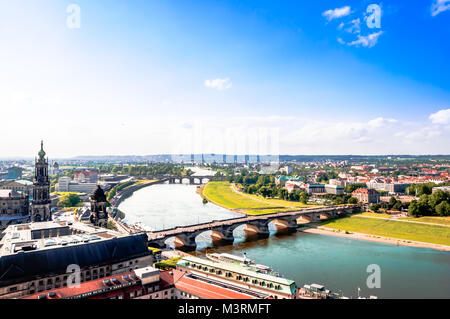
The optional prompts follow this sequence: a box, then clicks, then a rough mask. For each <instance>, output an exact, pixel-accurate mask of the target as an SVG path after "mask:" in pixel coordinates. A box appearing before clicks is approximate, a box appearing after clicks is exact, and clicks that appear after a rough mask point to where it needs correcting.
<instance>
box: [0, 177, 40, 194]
mask: <svg viewBox="0 0 450 319" xmlns="http://www.w3.org/2000/svg"><path fill="white" fill-rule="evenodd" d="M0 189H10V190H13V191H16V192H18V193H22V194H24V195H31V194H32V193H33V183H32V182H30V181H25V180H18V181H11V182H5V183H3V184H1V185H0Z"/></svg>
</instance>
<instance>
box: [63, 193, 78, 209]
mask: <svg viewBox="0 0 450 319" xmlns="http://www.w3.org/2000/svg"><path fill="white" fill-rule="evenodd" d="M80 202H81V199H80V197H79V196H78V195H77V194H64V195H63V196H62V197H61V198H60V200H59V201H58V206H59V207H75V206H77V205H78V204H79V203H80Z"/></svg>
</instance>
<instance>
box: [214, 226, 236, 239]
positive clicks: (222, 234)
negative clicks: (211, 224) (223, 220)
mask: <svg viewBox="0 0 450 319" xmlns="http://www.w3.org/2000/svg"><path fill="white" fill-rule="evenodd" d="M235 228H236V226H234V227H232V226H222V227H217V228H214V229H212V231H211V238H212V240H213V241H221V242H226V243H233V242H234V235H233V230H234V229H235Z"/></svg>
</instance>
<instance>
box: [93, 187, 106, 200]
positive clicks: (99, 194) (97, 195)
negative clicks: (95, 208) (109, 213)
mask: <svg viewBox="0 0 450 319" xmlns="http://www.w3.org/2000/svg"><path fill="white" fill-rule="evenodd" d="M91 199H92V200H95V201H97V202H106V196H105V192H104V191H103V189H102V188H101V187H100V185H97V189H96V190H95V191H94V192H93V193H92V195H91Z"/></svg>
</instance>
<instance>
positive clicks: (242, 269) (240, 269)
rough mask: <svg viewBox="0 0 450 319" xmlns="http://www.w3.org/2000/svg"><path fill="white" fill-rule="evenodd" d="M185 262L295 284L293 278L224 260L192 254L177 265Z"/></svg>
mask: <svg viewBox="0 0 450 319" xmlns="http://www.w3.org/2000/svg"><path fill="white" fill-rule="evenodd" d="M186 262H191V263H197V264H202V265H205V266H210V267H215V268H220V269H223V270H228V271H232V272H236V273H240V274H243V275H246V276H251V277H255V278H259V279H263V280H267V281H271V282H274V283H277V284H281V285H287V286H290V285H292V284H295V281H293V280H290V279H286V278H283V277H276V276H272V275H268V274H263V273H259V272H256V271H252V270H250V269H248V268H245V267H243V266H240V265H237V264H233V263H226V262H216V261H212V260H207V259H203V258H198V257H194V256H185V257H183V258H181V259H180V261H179V262H178V264H177V265H180V266H184V265H185V263H186Z"/></svg>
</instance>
